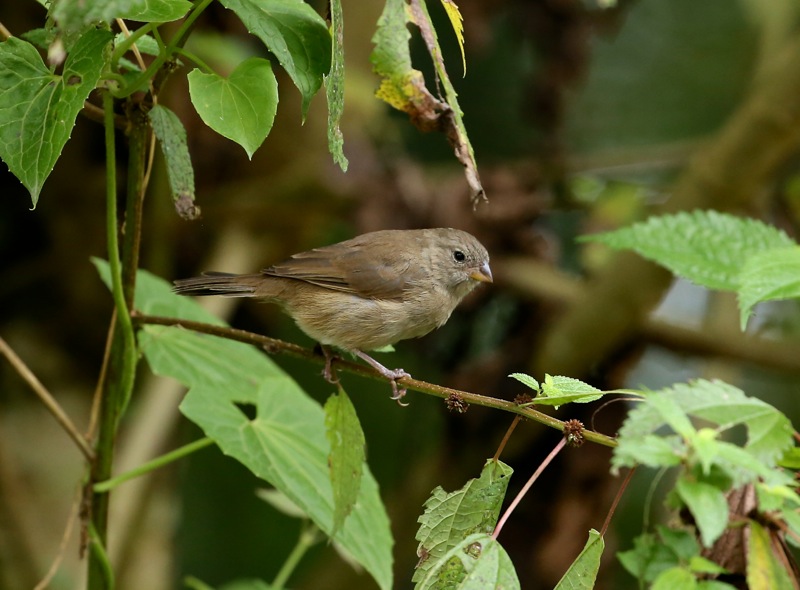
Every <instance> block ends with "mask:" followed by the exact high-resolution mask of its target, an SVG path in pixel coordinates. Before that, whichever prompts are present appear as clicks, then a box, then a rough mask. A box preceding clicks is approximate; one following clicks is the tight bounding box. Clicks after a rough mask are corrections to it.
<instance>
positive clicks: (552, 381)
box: [533, 375, 603, 408]
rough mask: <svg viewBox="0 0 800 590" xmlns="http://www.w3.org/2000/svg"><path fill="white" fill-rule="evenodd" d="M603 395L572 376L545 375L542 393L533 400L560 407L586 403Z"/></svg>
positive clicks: (540, 403)
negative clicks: (567, 404) (568, 404)
mask: <svg viewBox="0 0 800 590" xmlns="http://www.w3.org/2000/svg"><path fill="white" fill-rule="evenodd" d="M601 397H603V392H602V391H600V390H599V389H597V388H596V387H592V386H591V385H589V384H588V383H584V382H583V381H580V380H578V379H573V378H572V377H562V376H560V375H555V376H554V375H545V377H544V383H542V395H541V396H540V397H537V398H536V399H534V400H533V403H535V404H538V405H548V406H555V407H556V408H558V407H559V406H561V405H562V404H566V403H578V404H586V403H589V402H593V401H595V400H598V399H600V398H601Z"/></svg>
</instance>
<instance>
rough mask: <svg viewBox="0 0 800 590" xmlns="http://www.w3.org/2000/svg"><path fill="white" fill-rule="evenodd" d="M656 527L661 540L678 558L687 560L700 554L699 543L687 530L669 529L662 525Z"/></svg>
mask: <svg viewBox="0 0 800 590" xmlns="http://www.w3.org/2000/svg"><path fill="white" fill-rule="evenodd" d="M656 528H657V530H658V537H659V538H660V539H661V542H662V543H664V545H666V546H667V547H669V548H670V550H672V552H673V553H675V556H676V557H677V558H678V560H680V561H689V560H690V559H692V558H693V557H695V556H697V555H699V554H700V544H699V543H698V542H697V539H696V538H695V536H694V534H692V533H690V532H689V531H687V530H683V529H671V528H669V527H666V526H663V525H659V526H658V527H656Z"/></svg>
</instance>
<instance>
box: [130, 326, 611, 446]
mask: <svg viewBox="0 0 800 590" xmlns="http://www.w3.org/2000/svg"><path fill="white" fill-rule="evenodd" d="M133 318H134V321H135V322H136V323H137V324H157V325H161V326H180V327H183V328H186V329H187V330H193V331H195V332H202V333H204V334H211V335H213V336H220V337H221V338H229V339H231V340H236V341H238V342H244V343H246V344H252V345H254V346H258V347H261V348H263V349H264V350H265V351H266V352H267V353H268V354H288V355H291V356H294V357H298V358H303V359H306V360H310V361H313V362H316V363H319V364H324V363H325V357H324V356H322V355H321V354H316V353H315V352H313V351H312V350H309V349H307V348H303V347H302V346H298V345H297V344H292V343H290V342H284V341H283V340H278V339H276V338H270V337H268V336H261V335H260V334H254V333H252V332H247V331H245V330H238V329H236V328H229V327H227V326H216V325H212V324H205V323H203V322H194V321H191V320H181V319H177V318H167V317H160V316H151V315H145V314H141V313H139V312H136V311H134V312H133ZM334 362H335V363H336V369H337V370H343V371H346V372H348V373H354V374H356V375H361V376H362V377H370V378H372V379H376V380H379V381H386V378H385V377H383V376H382V375H381V374H380V373H378V372H377V371H376V370H375V369H373V368H372V367H369V366H367V365H362V364H359V363H354V362H350V361H346V360H344V359H338V358H337V359H335V361H334ZM397 382H398V384H399V385H402V386H403V387H406V388H407V389H412V390H414V391H419V392H422V393H427V394H428V395H434V396H436V397H440V398H442V399H447V398H448V397H449V396H451V395H457V396H461V397H462V398H463V400H464V401H465V402H467V403H469V404H473V405H476V406H484V407H487V408H494V409H497V410H503V411H506V412H512V413H514V414H519V415H520V416H522V417H523V418H530V419H531V420H534V421H536V422H539V423H540V424H544V425H545V426H549V427H551V428H555V429H556V430H561V431H563V430H564V422H563V421H562V420H559V419H558V418H554V417H553V416H550V415H548V414H545V413H543V412H539V411H538V410H535V409H533V408H529V407H524V406H520V405H518V404H515V403H514V402H511V401H507V400H503V399H498V398H494V397H488V396H485V395H479V394H477V393H471V392H468V391H461V390H458V389H453V388H451V387H443V386H441V385H437V384H435V383H428V382H426V381H420V380H418V379H412V378H411V377H403V378H402V379H398V381H397ZM583 434H584V436H585V438H586V440H588V441H591V442H594V443H597V444H601V445H604V446H607V447H616V446H617V441H616V439H614V438H613V437H610V436H607V435H605V434H600V433H599V432H595V431H593V430H584V431H583Z"/></svg>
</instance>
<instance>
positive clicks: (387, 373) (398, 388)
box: [353, 350, 411, 407]
mask: <svg viewBox="0 0 800 590" xmlns="http://www.w3.org/2000/svg"><path fill="white" fill-rule="evenodd" d="M353 352H354V353H355V355H356V356H358V357H360V358H362V359H364V360H365V361H367V362H368V363H369V364H370V365H371V366H372V367H373V368H374V369H375V370H376V371H378V373H380V374H381V375H383V376H384V377H386V378H387V379H389V381H390V382H391V384H392V399H393V400H395V401H396V402H397V405H399V406H402V407H406V406H407V405H408V404H407V403H404V402H403V401H402V399H403V398H404V397H405V395H406V388H405V387H403V386H402V385H399V384H398V383H397V380H398V379H402V378H403V377H411V374H410V373H408V372H407V371H405V370H404V369H387V368H386V367H384V366H383V365H382V364H380V363H379V362H378V361H376V360H375V359H374V358H372V357H371V356H369V355H368V354H366V353H365V352H362V351H360V350H354V351H353Z"/></svg>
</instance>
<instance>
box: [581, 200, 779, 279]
mask: <svg viewBox="0 0 800 590" xmlns="http://www.w3.org/2000/svg"><path fill="white" fill-rule="evenodd" d="M581 239H582V240H584V241H595V242H601V243H603V244H606V245H607V246H610V247H612V248H615V249H618V250H623V249H630V250H634V251H635V252H637V253H638V254H640V255H641V256H643V257H645V258H647V259H649V260H652V261H654V262H657V263H658V264H660V265H662V266H665V267H666V268H668V269H669V270H670V271H672V272H673V273H674V274H676V275H678V276H680V277H683V278H686V279H688V280H690V281H692V282H694V283H697V284H698V285H702V286H704V287H708V288H710V289H722V290H726V291H735V290H737V289H738V287H739V275H740V271H741V269H742V265H743V264H744V263H745V261H746V260H747V259H748V258H750V257H751V256H753V255H755V254H757V253H759V252H763V251H765V250H770V249H773V248H781V247H788V246H792V245H794V242H793V241H792V240H791V238H789V237H788V236H787V235H786V234H785V233H784V232H782V231H781V230H779V229H777V228H775V227H772V226H769V225H766V224H764V223H762V222H760V221H757V220H755V219H742V218H739V217H734V216H733V215H728V214H725V213H719V212H716V211H694V212H691V213H687V212H682V213H677V214H675V215H663V216H660V217H650V218H649V219H648V220H647V221H644V222H641V223H636V224H634V225H632V226H630V227H626V228H622V229H618V230H616V231H612V232H608V233H603V234H595V235H591V236H583V237H582V238H581Z"/></svg>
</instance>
